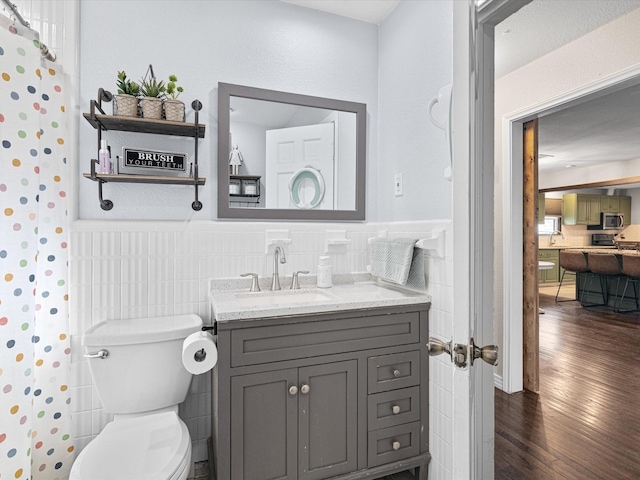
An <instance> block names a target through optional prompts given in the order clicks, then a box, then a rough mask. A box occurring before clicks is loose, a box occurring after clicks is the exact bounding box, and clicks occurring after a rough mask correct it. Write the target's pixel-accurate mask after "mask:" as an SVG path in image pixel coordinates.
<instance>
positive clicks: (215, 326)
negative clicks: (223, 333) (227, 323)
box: [202, 322, 218, 335]
mask: <svg viewBox="0 0 640 480" xmlns="http://www.w3.org/2000/svg"><path fill="white" fill-rule="evenodd" d="M209 330H213V334H214V335H217V334H218V322H213V325H204V326H203V327H202V331H203V332H208V331H209Z"/></svg>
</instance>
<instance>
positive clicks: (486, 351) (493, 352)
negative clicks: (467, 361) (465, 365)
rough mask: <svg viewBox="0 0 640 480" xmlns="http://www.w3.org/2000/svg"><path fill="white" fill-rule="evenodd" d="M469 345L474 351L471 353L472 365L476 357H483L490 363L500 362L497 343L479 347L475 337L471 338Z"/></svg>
mask: <svg viewBox="0 0 640 480" xmlns="http://www.w3.org/2000/svg"><path fill="white" fill-rule="evenodd" d="M469 347H470V348H471V351H472V352H473V353H472V354H471V365H473V361H474V360H475V359H476V358H481V359H482V360H484V361H485V362H487V363H488V364H489V365H494V366H495V365H497V364H498V346H497V345H486V346H484V347H477V346H476V344H475V343H474V342H473V338H472V339H471V342H470V345H469Z"/></svg>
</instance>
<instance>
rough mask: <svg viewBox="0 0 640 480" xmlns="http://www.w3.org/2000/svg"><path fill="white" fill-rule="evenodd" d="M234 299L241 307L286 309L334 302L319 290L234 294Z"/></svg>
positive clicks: (332, 298) (331, 296) (330, 296)
mask: <svg viewBox="0 0 640 480" xmlns="http://www.w3.org/2000/svg"><path fill="white" fill-rule="evenodd" d="M235 299H236V301H237V302H238V304H239V305H240V306H241V307H286V306H287V305H299V304H301V303H302V304H309V303H320V302H328V301H331V300H334V299H335V297H334V296H333V295H330V294H328V293H325V292H321V291H319V290H278V291H276V292H262V293H236V294H235Z"/></svg>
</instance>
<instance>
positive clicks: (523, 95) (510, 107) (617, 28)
mask: <svg viewBox="0 0 640 480" xmlns="http://www.w3.org/2000/svg"><path fill="white" fill-rule="evenodd" d="M639 42H640V10H635V11H633V12H631V13H629V14H628V15H625V16H623V17H620V18H618V19H617V20H615V21H613V22H611V23H609V24H607V25H604V26H602V27H600V28H598V29H597V30H595V31H593V32H591V33H589V34H588V35H585V36H583V37H581V38H579V39H577V40H575V41H573V42H571V43H569V44H568V45H566V46H564V47H562V48H559V49H558V50H556V51H554V52H551V53H550V54H548V55H545V56H544V57H542V58H540V59H538V60H536V61H534V62H531V63H530V64H528V65H525V66H524V67H522V68H520V69H518V70H516V71H514V72H512V73H510V74H509V75H505V76H504V77H502V78H499V79H497V80H496V82H495V155H496V173H495V175H496V189H495V206H496V207H495V213H496V216H495V233H496V234H495V239H496V255H495V301H494V305H495V307H494V308H495V317H494V318H495V320H494V335H495V342H496V343H497V344H498V345H499V346H500V348H501V352H504V351H505V350H504V348H503V324H504V321H505V317H504V315H503V308H504V304H505V302H504V297H503V290H504V287H505V284H506V282H508V281H510V280H508V279H507V278H505V274H510V275H514V276H516V275H518V274H520V278H521V273H519V272H516V271H514V272H504V271H503V267H504V258H503V252H504V249H505V245H504V242H503V235H504V234H505V232H504V229H503V221H504V219H503V208H502V205H504V204H505V203H507V202H509V203H511V202H513V201H514V197H517V196H518V195H517V192H518V188H519V189H520V192H521V188H522V187H521V185H522V181H521V179H516V181H514V182H513V186H514V190H513V192H514V197H511V198H505V197H504V196H503V195H504V192H505V191H508V190H507V187H508V186H509V185H511V184H510V182H511V179H510V178H505V177H504V167H505V165H504V164H503V162H504V158H508V155H507V154H506V153H505V152H504V151H503V147H504V146H505V141H506V139H505V138H503V117H505V116H516V115H517V114H518V112H523V111H528V110H529V109H532V108H534V107H535V106H537V105H543V104H545V103H546V102H552V100H553V99H555V98H560V97H562V96H563V95H568V94H570V93H571V92H574V91H576V90H578V89H580V88H582V87H585V86H588V85H592V84H595V83H597V82H599V81H601V80H602V79H603V78H606V77H607V76H610V75H614V74H616V73H618V72H622V71H625V70H626V69H629V68H632V67H638V66H640V49H638V48H637V46H638V44H639ZM518 162H520V163H521V159H520V158H514V165H516V164H517V163H518ZM518 185H520V187H518ZM503 186H504V189H503ZM520 197H521V194H520ZM514 215H517V213H514ZM507 224H508V225H509V228H512V229H513V231H514V232H516V233H517V232H521V231H522V223H521V222H516V221H515V220H514V221H512V222H510V223H507ZM513 248H514V250H516V251H520V250H521V248H520V246H513ZM512 265H513V268H514V269H518V268H520V272H521V262H520V264H518V262H513V263H512ZM512 300H513V302H515V303H514V305H515V306H517V303H518V301H519V299H517V298H516V299H512ZM520 315H521V309H520ZM511 316H512V317H516V315H515V314H512V315H511ZM510 321H514V322H518V318H517V317H516V318H510ZM503 370H504V363H503V362H501V364H500V365H499V366H498V368H497V371H496V375H497V376H498V377H500V380H501V377H502V373H503Z"/></svg>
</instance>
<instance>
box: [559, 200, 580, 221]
mask: <svg viewBox="0 0 640 480" xmlns="http://www.w3.org/2000/svg"><path fill="white" fill-rule="evenodd" d="M562 223H563V224H564V225H577V224H578V196H577V195H576V194H575V193H566V194H564V195H563V196H562Z"/></svg>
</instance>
